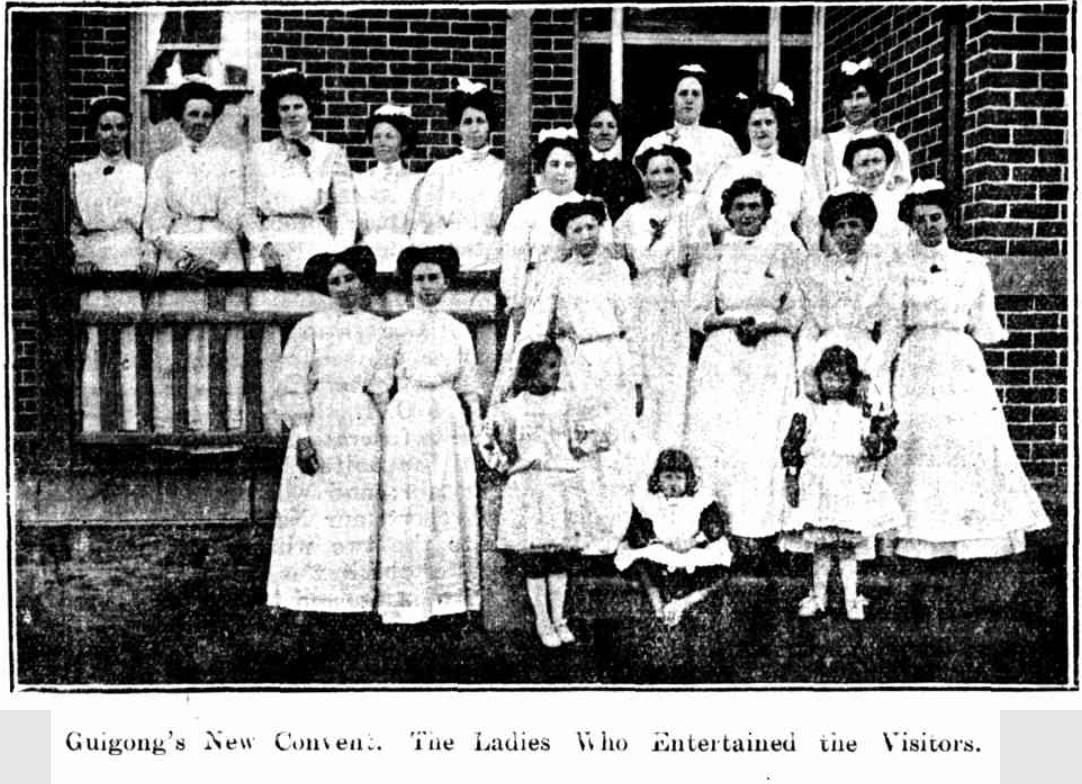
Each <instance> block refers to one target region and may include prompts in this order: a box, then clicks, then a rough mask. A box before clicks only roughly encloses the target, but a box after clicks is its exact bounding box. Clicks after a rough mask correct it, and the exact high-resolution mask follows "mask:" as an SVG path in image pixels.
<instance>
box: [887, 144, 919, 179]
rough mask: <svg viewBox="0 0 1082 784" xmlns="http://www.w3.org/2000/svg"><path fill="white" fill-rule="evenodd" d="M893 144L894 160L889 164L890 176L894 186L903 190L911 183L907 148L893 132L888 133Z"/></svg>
mask: <svg viewBox="0 0 1082 784" xmlns="http://www.w3.org/2000/svg"><path fill="white" fill-rule="evenodd" d="M890 140H891V142H892V144H893V145H894V162H893V163H891V165H890V173H891V177H892V179H893V180H894V188H895V189H898V190H905V189H906V188H908V187H909V186H910V185H912V184H913V175H912V169H911V167H910V164H909V148H908V147H906V146H905V142H904V141H902V140H901V139H900V138H898V137H897V136H895V135H894V134H891V135H890Z"/></svg>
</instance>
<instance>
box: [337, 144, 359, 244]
mask: <svg viewBox="0 0 1082 784" xmlns="http://www.w3.org/2000/svg"><path fill="white" fill-rule="evenodd" d="M331 155H332V157H331V197H332V199H333V201H334V245H335V250H336V251H341V250H345V249H346V248H348V247H350V246H351V245H353V241H354V239H355V238H356V236H357V204H356V200H355V199H354V190H353V172H351V171H350V169H349V161H348V160H346V151H345V150H344V149H343V148H341V147H339V146H337V145H335V148H334V152H333V153H332V154H331Z"/></svg>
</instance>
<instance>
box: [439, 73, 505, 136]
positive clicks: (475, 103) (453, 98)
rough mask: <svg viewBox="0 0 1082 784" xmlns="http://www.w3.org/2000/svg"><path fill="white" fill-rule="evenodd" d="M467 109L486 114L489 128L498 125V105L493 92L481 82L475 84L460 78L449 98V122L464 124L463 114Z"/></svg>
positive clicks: (454, 124)
mask: <svg viewBox="0 0 1082 784" xmlns="http://www.w3.org/2000/svg"><path fill="white" fill-rule="evenodd" d="M467 109H476V110H477V111H479V112H484V114H485V119H487V120H488V124H489V127H490V128H491V127H493V126H495V125H496V124H497V117H496V104H495V100H494V98H493V95H492V91H491V90H489V89H488V87H486V86H485V85H483V84H481V83H480V82H474V81H472V80H470V79H467V78H465V77H464V76H459V77H457V79H456V82H455V88H454V89H453V90H451V92H450V94H448V96H447V122H449V123H450V124H451V125H452V126H457V125H458V124H459V123H461V122H462V113H463V112H465V111H466V110H467Z"/></svg>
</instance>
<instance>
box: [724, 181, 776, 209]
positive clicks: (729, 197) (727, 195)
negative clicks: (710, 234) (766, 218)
mask: <svg viewBox="0 0 1082 784" xmlns="http://www.w3.org/2000/svg"><path fill="white" fill-rule="evenodd" d="M753 193H758V194H759V195H760V197H762V200H763V209H764V210H766V214H767V215H770V211H771V210H773V209H774V192H773V191H772V190H770V188H768V187H766V184H765V183H764V182H763V181H762V180H760V179H759V178H758V177H741V178H740V179H738V180H733V184H732V185H730V186H729V187H728V188H726V189H725V191H724V192H723V193H722V194H721V214H722V215H725V216H728V214H729V212H730V211H731V210H732V209H733V202H734V201H736V200H737V199H738V198H739V197H741V196H750V195H751V194H753Z"/></svg>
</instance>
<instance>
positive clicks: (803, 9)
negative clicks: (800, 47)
mask: <svg viewBox="0 0 1082 784" xmlns="http://www.w3.org/2000/svg"><path fill="white" fill-rule="evenodd" d="M812 11H813V9H812V7H811V6H807V5H802V6H796V7H795V8H789V7H787V8H782V9H781V31H782V33H783V34H785V35H810V34H811V31H812Z"/></svg>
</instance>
